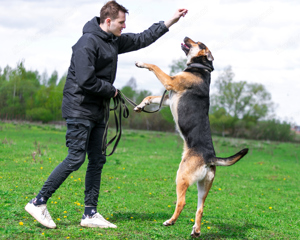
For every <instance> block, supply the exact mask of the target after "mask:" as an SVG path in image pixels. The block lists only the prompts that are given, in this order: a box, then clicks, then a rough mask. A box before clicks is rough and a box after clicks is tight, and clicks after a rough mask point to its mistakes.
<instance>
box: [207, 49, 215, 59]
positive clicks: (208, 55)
mask: <svg viewBox="0 0 300 240" xmlns="http://www.w3.org/2000/svg"><path fill="white" fill-rule="evenodd" d="M206 57H207V59H208V61H213V60H214V57H213V55H212V54H211V52H210V51H209V50H208V49H207V50H206Z"/></svg>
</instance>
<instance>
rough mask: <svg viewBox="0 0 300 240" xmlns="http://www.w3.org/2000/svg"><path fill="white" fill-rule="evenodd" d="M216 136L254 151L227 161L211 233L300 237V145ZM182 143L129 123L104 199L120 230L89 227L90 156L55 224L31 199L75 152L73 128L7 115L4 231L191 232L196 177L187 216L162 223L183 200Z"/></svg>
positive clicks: (223, 145) (2, 157) (84, 235)
mask: <svg viewBox="0 0 300 240" xmlns="http://www.w3.org/2000/svg"><path fill="white" fill-rule="evenodd" d="M112 133H113V131H112ZM213 139H214V145H215V149H216V152H217V155H218V156H220V157H225V156H230V155H233V154H235V153H236V152H237V151H239V150H241V149H242V148H244V147H249V148H250V151H249V153H248V155H247V156H246V157H245V158H243V159H242V160H241V161H240V162H238V163H237V164H235V165H234V166H231V167H218V168H217V172H216V177H215V181H214V183H213V186H212V189H211V190H210V193H209V195H208V197H207V199H206V202H205V208H204V215H203V220H202V223H203V224H202V229H201V239H300V233H299V229H300V222H299V221H300V211H299V202H300V197H299V190H300V188H299V182H300V175H299V170H300V168H299V158H300V150H299V149H300V148H299V144H298V145H297V144H292V143H277V142H266V141H249V140H243V139H229V138H221V137H214V138H213ZM182 145H183V143H182V140H181V139H180V138H179V136H178V135H177V134H173V133H162V132H146V131H131V130H126V131H125V132H124V135H123V136H122V140H121V142H120V145H119V147H118V149H117V151H116V153H115V154H114V155H113V156H112V157H108V159H107V163H106V165H105V166H104V169H103V174H102V184H101V189H100V197H99V205H98V210H99V212H100V213H101V214H102V215H103V216H104V217H105V218H109V221H111V222H113V223H114V224H116V225H117V226H118V228H117V229H87V228H82V227H80V225H79V223H80V218H81V215H82V213H83V210H84V207H83V204H84V203H83V199H84V178H85V170H86V165H87V161H88V160H86V162H85V163H84V165H83V166H82V167H81V168H80V169H79V170H78V171H77V172H74V173H72V174H71V177H69V178H68V179H67V180H66V181H65V182H64V183H63V184H62V186H61V187H60V188H59V189H58V190H57V192H56V193H55V194H54V195H53V196H52V198H50V200H49V202H48V203H49V204H48V209H49V212H50V213H51V215H52V217H53V219H54V221H55V222H56V224H57V226H58V227H57V229H46V228H44V227H43V226H42V225H40V224H39V223H37V222H35V221H34V219H33V218H32V217H31V216H30V215H29V214H28V213H27V212H25V210H24V206H25V205H26V204H27V202H28V201H29V200H30V199H31V198H33V197H34V196H35V195H36V194H37V193H38V191H39V190H40V188H41V187H42V185H43V183H44V181H45V180H46V179H47V177H48V175H49V174H50V173H51V171H52V170H53V169H54V167H56V165H57V164H58V163H60V162H61V161H62V160H63V159H64V158H65V157H66V155H67V148H66V147H65V128H62V129H56V128H55V127H54V126H47V125H41V126H38V125H30V124H23V125H21V124H8V123H5V124H4V123H0V166H1V168H0V208H1V218H0V237H2V238H3V239H44V238H46V239H66V238H68V237H69V239H190V237H189V235H190V232H191V230H192V226H193V221H194V219H195V211H196V208H197V188H196V186H195V185H193V186H191V187H190V188H189V190H188V192H187V196H186V202H187V205H186V206H185V208H184V210H183V212H182V214H181V215H180V217H179V219H178V221H177V223H176V224H175V225H174V226H171V227H164V226H163V225H162V223H163V222H164V221H165V220H167V219H169V218H170V217H171V215H172V214H173V211H174V208H175V201H176V193H175V177H176V171H177V169H178V165H179V162H180V158H181V154H182ZM33 152H36V153H37V154H36V155H35V159H33V155H32V153H33ZM270 208H271V209H270ZM58 219H59V220H58ZM20 224H22V225H20ZM208 227H210V229H208Z"/></svg>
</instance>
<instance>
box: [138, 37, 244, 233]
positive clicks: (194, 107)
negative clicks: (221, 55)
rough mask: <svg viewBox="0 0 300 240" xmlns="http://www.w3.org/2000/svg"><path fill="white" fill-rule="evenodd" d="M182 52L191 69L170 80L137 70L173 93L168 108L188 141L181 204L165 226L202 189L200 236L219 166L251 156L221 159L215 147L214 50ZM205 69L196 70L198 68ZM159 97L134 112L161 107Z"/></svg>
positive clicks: (199, 47) (190, 44)
mask: <svg viewBox="0 0 300 240" xmlns="http://www.w3.org/2000/svg"><path fill="white" fill-rule="evenodd" d="M182 50H183V51H184V52H185V53H186V55H187V65H188V66H190V67H188V68H187V69H185V70H184V71H183V72H181V73H179V74H177V75H175V76H172V77H171V76H169V75H167V74H166V73H164V72H163V71H162V70H161V69H160V68H158V67H157V66H155V65H153V64H147V63H142V62H136V66H137V67H140V68H147V69H148V70H150V71H152V72H154V74H155V75H156V77H157V78H158V80H159V81H160V82H161V83H162V84H163V85H164V87H165V88H166V89H167V90H169V91H170V93H169V97H168V98H166V99H165V100H164V105H169V106H170V108H171V111H172V114H173V117H174V120H175V122H176V126H177V129H178V131H179V133H180V135H181V137H182V138H183V140H184V151H183V155H182V160H181V163H180V165H179V169H178V171H177V178H176V184H177V187H176V192H177V203H176V209H175V212H174V214H173V216H172V217H171V218H170V219H169V220H167V221H166V222H164V225H165V226H169V225H173V224H174V223H175V222H176V220H177V219H178V217H179V215H180V213H181V211H182V209H183V207H184V206H185V194H186V191H187V189H188V187H189V186H190V185H192V184H193V183H197V185H198V208H197V212H196V219H195V225H194V226H193V230H192V233H191V235H192V236H193V237H198V236H200V226H201V217H202V214H203V207H204V201H205V199H206V197H207V194H208V192H209V190H210V188H211V186H212V183H213V180H214V177H215V172H216V166H230V165H232V164H234V163H236V162H237V161H238V160H240V159H241V158H242V157H243V156H244V155H246V154H247V152H248V149H243V150H241V151H240V152H238V153H237V154H235V155H233V156H231V157H228V158H218V157H216V155H215V150H214V147H213V143H212V138H211V132H210V124H209V119H208V111H209V87H210V80H211V77H210V74H211V71H212V70H213V65H212V61H213V56H212V54H211V52H210V50H209V49H208V48H207V47H206V46H205V45H204V44H203V43H200V42H197V43H196V42H194V41H192V40H191V39H190V38H187V37H186V38H185V39H184V44H182ZM197 64H198V65H200V66H201V65H202V66H204V67H197V66H196V67H193V66H195V65H197ZM160 100H161V97H159V96H149V97H146V98H145V99H144V100H143V101H142V102H141V103H140V104H139V105H138V106H137V107H136V108H135V109H134V110H135V111H136V112H140V111H141V110H142V109H143V108H144V107H145V106H146V105H149V104H151V103H156V104H158V103H159V102H160Z"/></svg>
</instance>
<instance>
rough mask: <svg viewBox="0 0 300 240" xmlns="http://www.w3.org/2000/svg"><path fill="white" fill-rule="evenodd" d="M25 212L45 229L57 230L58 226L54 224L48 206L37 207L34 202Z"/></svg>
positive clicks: (29, 204) (28, 205) (26, 207)
mask: <svg viewBox="0 0 300 240" xmlns="http://www.w3.org/2000/svg"><path fill="white" fill-rule="evenodd" d="M25 210H26V211H27V212H28V213H29V214H31V216H33V217H34V218H35V219H36V220H37V221H38V222H39V223H40V224H42V225H44V226H45V227H47V228H56V224H55V223H54V222H53V220H52V218H51V216H50V213H49V212H48V210H47V206H46V204H42V205H37V206H35V205H34V204H33V202H32V201H30V202H29V203H27V205H26V206H25Z"/></svg>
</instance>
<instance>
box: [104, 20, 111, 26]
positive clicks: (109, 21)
mask: <svg viewBox="0 0 300 240" xmlns="http://www.w3.org/2000/svg"><path fill="white" fill-rule="evenodd" d="M105 22H106V24H107V26H110V23H111V19H110V18H106V19H105Z"/></svg>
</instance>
